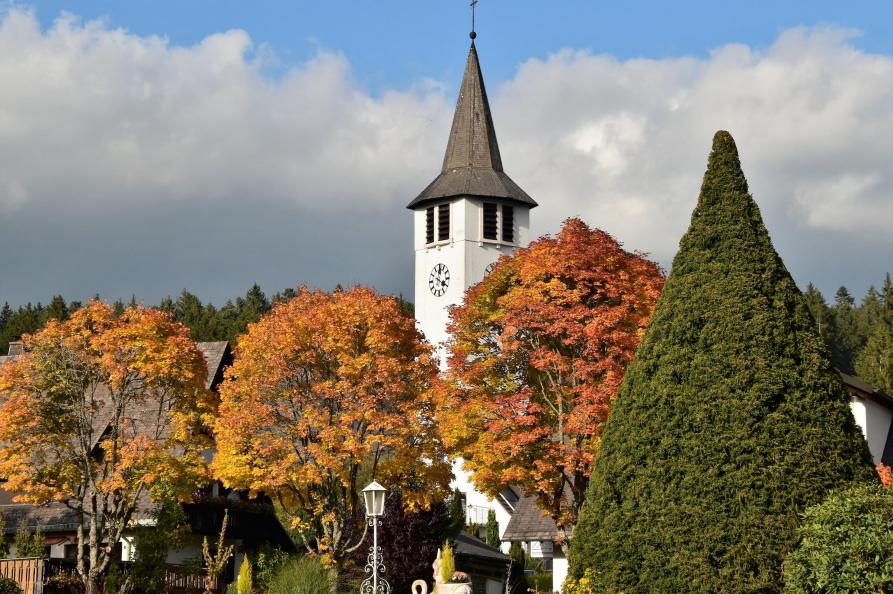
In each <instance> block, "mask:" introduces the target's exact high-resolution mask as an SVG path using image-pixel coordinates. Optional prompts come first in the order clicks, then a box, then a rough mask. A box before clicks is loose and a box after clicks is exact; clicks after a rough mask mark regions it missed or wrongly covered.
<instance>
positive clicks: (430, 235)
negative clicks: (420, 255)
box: [425, 206, 434, 243]
mask: <svg viewBox="0 0 893 594" xmlns="http://www.w3.org/2000/svg"><path fill="white" fill-rule="evenodd" d="M425 243H434V207H433V206H429V207H428V208H427V209H425Z"/></svg>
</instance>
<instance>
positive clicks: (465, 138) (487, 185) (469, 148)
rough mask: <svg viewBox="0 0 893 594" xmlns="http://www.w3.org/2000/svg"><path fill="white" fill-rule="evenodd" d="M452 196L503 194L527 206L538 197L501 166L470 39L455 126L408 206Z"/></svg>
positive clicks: (483, 88)
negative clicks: (436, 169) (438, 162)
mask: <svg viewBox="0 0 893 594" xmlns="http://www.w3.org/2000/svg"><path fill="white" fill-rule="evenodd" d="M454 196H478V197H484V198H502V199H505V200H509V201H512V202H518V203H520V204H523V205H525V206H527V207H529V208H533V207H534V206H536V205H537V204H536V202H535V201H534V200H533V198H531V197H530V196H528V195H527V192H525V191H524V190H522V189H521V188H520V187H519V186H518V184H516V183H515V182H514V181H512V179H511V178H510V177H509V176H508V175H506V174H505V172H504V171H503V169H502V157H501V156H500V154H499V143H498V142H497V141H496V129H495V127H494V126H493V116H492V115H491V113H490V103H489V101H487V89H486V87H485V86H484V77H483V75H482V74H481V64H480V62H479V61H478V53H477V49H476V48H475V46H474V38H472V42H471V49H470V50H469V51H468V60H467V62H466V64H465V74H464V76H463V77H462V86H461V88H460V90H459V100H458V101H457V102H456V112H455V114H454V115H453V126H452V128H451V129H450V138H449V141H448V142H447V149H446V154H445V155H444V158H443V169H442V170H441V173H440V175H439V176H437V178H436V179H435V180H434V181H433V182H431V184H430V185H429V186H428V187H427V188H425V190H424V191H422V193H421V194H419V195H418V196H417V197H416V198H415V200H413V201H412V202H411V203H410V204H409V205H408V207H407V208H411V209H414V208H418V207H419V206H422V205H423V204H425V203H427V202H430V201H433V200H439V199H442V198H451V197H454Z"/></svg>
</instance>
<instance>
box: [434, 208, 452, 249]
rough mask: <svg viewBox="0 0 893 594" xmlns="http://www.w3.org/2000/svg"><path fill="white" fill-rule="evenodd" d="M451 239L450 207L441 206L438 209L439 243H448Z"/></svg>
mask: <svg viewBox="0 0 893 594" xmlns="http://www.w3.org/2000/svg"><path fill="white" fill-rule="evenodd" d="M449 238H450V205H449V204H441V205H440V206H438V207H437V241H446V240H447V239H449Z"/></svg>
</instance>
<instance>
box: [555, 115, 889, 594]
mask: <svg viewBox="0 0 893 594" xmlns="http://www.w3.org/2000/svg"><path fill="white" fill-rule="evenodd" d="M849 401H850V397H849V395H848V394H847V392H846V390H845V389H844V387H843V385H842V383H841V380H840V377H839V375H838V374H837V371H836V370H835V369H834V368H833V367H832V365H831V361H830V357H829V353H828V350H827V348H826V346H825V344H824V342H823V341H822V339H821V337H820V336H819V335H818V334H817V332H816V330H815V323H814V321H813V319H812V317H811V315H810V313H809V309H808V307H807V304H806V301H805V299H804V297H803V295H802V294H801V293H800V291H799V290H798V289H797V286H796V284H795V283H794V281H793V279H792V278H791V276H790V274H789V273H788V271H787V269H786V268H785V266H784V264H783V263H782V261H781V258H780V257H779V256H778V254H777V253H776V252H775V249H774V248H773V247H772V242H771V241H770V239H769V234H768V232H767V231H766V228H765V226H764V225H763V221H762V218H761V216H760V212H759V209H758V208H757V205H756V204H755V203H754V201H753V198H751V196H750V194H749V193H748V188H747V180H746V179H745V178H744V174H743V173H742V171H741V165H740V162H739V160H738V151H737V149H736V147H735V142H734V140H733V139H732V137H731V135H730V134H729V133H728V132H723V131H721V132H717V133H716V135H715V137H714V139H713V150H712V152H711V154H710V159H709V163H708V166H707V172H706V174H705V175H704V180H703V185H702V187H701V194H700V197H699V199H698V204H697V207H696V208H695V210H694V213H693V215H692V219H691V225H690V227H689V229H688V232H687V233H686V234H685V236H684V237H683V238H682V241H681V242H680V247H679V252H678V253H677V255H676V257H675V259H674V261H673V268H672V272H671V274H670V276H669V278H668V279H667V282H666V285H665V287H664V291H663V293H662V295H661V298H660V301H659V302H658V305H657V309H656V311H655V313H654V315H653V317H652V319H651V323H650V324H649V326H648V328H647V330H646V332H645V335H644V337H643V339H642V342H641V344H640V346H639V349H638V351H637V354H636V358H635V360H634V361H633V362H632V364H631V365H630V366H629V368H628V370H627V373H626V377H625V379H624V383H623V385H622V387H621V389H620V391H619V393H618V396H617V400H616V401H615V403H614V405H613V409H612V412H611V416H610V418H609V420H608V423H607V426H606V428H605V431H604V437H603V440H602V444H601V449H600V451H599V453H598V456H597V459H596V461H595V465H594V469H593V474H592V479H591V482H590V488H589V492H588V496H587V500H586V503H585V504H584V506H583V509H582V511H581V514H580V520H579V523H578V524H577V527H576V530H575V532H574V538H573V541H572V542H571V550H570V572H571V576H572V577H574V578H577V579H579V578H581V577H583V576H584V575H585V571H586V569H587V568H588V569H591V570H592V571H591V572H590V574H589V578H590V579H591V580H592V584H593V590H594V591H596V592H607V593H611V592H615V593H616V592H621V591H622V592H626V593H652V592H689V593H691V592H702V593H707V592H710V593H725V592H761V593H776V592H780V591H782V588H783V577H782V565H783V561H784V558H785V556H786V555H787V553H788V552H789V551H790V550H791V549H792V548H793V547H794V546H795V545H796V542H797V527H798V525H799V523H800V522H799V520H800V514H802V513H803V512H804V511H805V510H806V508H808V507H809V506H811V505H814V504H816V503H818V502H820V501H821V500H822V499H824V497H825V496H826V495H827V493H828V492H829V491H830V490H831V489H834V488H837V487H841V486H845V485H848V484H851V483H856V482H875V483H876V482H877V480H878V479H877V475H876V473H875V472H874V470H873V468H872V464H871V456H870V454H869V452H868V448H867V446H866V444H865V440H864V438H863V437H862V432H861V431H860V429H859V427H858V426H857V425H856V423H855V420H854V419H853V415H852V413H851V412H850V408H849Z"/></svg>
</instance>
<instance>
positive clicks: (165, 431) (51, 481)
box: [0, 301, 215, 594]
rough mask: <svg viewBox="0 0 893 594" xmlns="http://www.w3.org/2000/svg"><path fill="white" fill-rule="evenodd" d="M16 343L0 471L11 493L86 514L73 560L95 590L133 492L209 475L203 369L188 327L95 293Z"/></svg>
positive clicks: (2, 403) (1, 419)
mask: <svg viewBox="0 0 893 594" xmlns="http://www.w3.org/2000/svg"><path fill="white" fill-rule="evenodd" d="M24 343H25V353H24V354H23V355H21V356H19V357H16V358H15V359H12V360H10V361H7V362H6V363H5V364H4V365H3V366H2V367H0V476H4V477H5V478H6V479H7V483H6V488H7V489H8V490H10V491H12V492H15V493H17V495H16V498H17V500H18V501H21V502H25V503H34V504H42V503H46V502H49V501H58V502H62V503H64V504H65V505H66V506H68V507H69V508H70V509H72V510H73V511H74V512H75V513H77V514H82V515H81V517H83V518H84V521H85V523H86V524H87V525H86V529H85V530H83V531H79V532H78V538H79V541H80V542H79V544H80V545H83V546H84V548H85V549H87V550H88V551H89V554H85V555H84V556H82V557H80V558H79V559H78V564H77V570H78V574H79V575H80V576H81V577H82V579H83V580H84V584H85V587H86V589H87V592H88V594H93V593H95V592H96V591H97V590H98V589H99V586H100V584H101V580H102V577H103V575H104V574H105V570H106V568H107V566H108V564H109V563H110V562H111V561H112V554H111V553H112V551H111V550H110V549H109V547H107V546H106V545H105V544H104V543H107V542H117V541H118V540H119V539H120V537H121V534H122V533H123V531H124V529H125V528H126V527H127V525H128V524H129V522H130V519H131V518H132V515H133V513H134V511H135V510H136V508H137V505H138V502H139V501H140V500H141V498H142V497H143V496H145V495H151V496H157V495H159V494H160V493H162V492H170V493H173V494H176V495H180V496H185V495H187V494H188V493H191V492H192V491H193V490H194V489H195V487H196V486H197V485H198V484H201V483H203V482H204V481H206V480H207V471H206V464H205V460H204V457H203V455H202V452H203V450H204V449H205V448H206V447H208V445H209V443H210V437H209V435H208V432H207V430H206V428H207V423H208V422H209V421H210V415H211V414H212V413H213V410H214V405H215V402H214V397H213V395H212V394H211V393H210V392H209V391H208V390H207V389H206V388H205V378H206V376H207V368H206V366H205V361H204V359H203V357H202V354H201V352H200V351H199V350H198V349H197V348H196V345H195V343H194V342H193V341H192V340H191V339H190V337H189V330H188V329H187V328H186V327H184V326H182V325H181V324H177V323H174V322H172V321H171V320H170V316H169V315H168V314H166V313H164V312H161V311H158V310H153V309H147V308H142V307H132V308H127V309H125V310H124V311H122V312H117V311H115V309H114V308H113V307H112V306H109V305H106V304H103V303H101V302H98V301H93V302H91V303H90V304H88V305H87V306H85V307H83V308H81V309H79V310H77V311H75V312H73V313H72V314H71V315H70V316H69V318H68V319H66V320H64V321H60V320H57V319H52V320H50V321H49V322H48V323H47V325H46V326H45V327H44V328H43V329H42V330H41V331H39V332H37V333H36V334H34V335H28V336H25V337H24ZM35 411H37V412H39V414H35ZM90 510H94V511H93V512H92V513H89V512H90ZM95 510H100V511H99V513H96V511H95Z"/></svg>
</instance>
